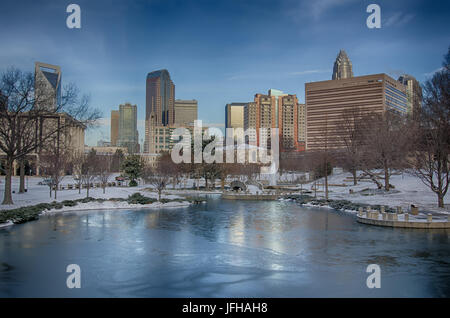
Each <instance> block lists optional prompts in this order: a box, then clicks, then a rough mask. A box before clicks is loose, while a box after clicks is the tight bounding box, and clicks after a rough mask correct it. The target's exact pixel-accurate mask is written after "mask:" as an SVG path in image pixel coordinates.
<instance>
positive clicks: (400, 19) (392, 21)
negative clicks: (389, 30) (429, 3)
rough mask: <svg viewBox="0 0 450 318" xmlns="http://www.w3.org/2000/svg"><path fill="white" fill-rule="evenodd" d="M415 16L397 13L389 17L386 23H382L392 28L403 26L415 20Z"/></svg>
mask: <svg viewBox="0 0 450 318" xmlns="http://www.w3.org/2000/svg"><path fill="white" fill-rule="evenodd" d="M414 16H415V15H414V14H410V13H406V14H405V13H402V12H396V13H394V14H393V15H391V16H390V17H388V18H387V19H386V20H385V21H384V23H382V26H386V27H390V26H401V25H404V24H406V23H408V22H409V21H411V20H412V19H413V18H414Z"/></svg>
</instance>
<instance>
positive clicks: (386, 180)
mask: <svg viewBox="0 0 450 318" xmlns="http://www.w3.org/2000/svg"><path fill="white" fill-rule="evenodd" d="M384 189H385V190H386V191H389V189H390V187H389V168H387V167H386V165H385V167H384Z"/></svg>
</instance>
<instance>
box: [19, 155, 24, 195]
mask: <svg viewBox="0 0 450 318" xmlns="http://www.w3.org/2000/svg"><path fill="white" fill-rule="evenodd" d="M19 165H20V166H19V167H20V168H19V172H20V184H19V193H25V161H24V160H23V159H21V160H20V161H19Z"/></svg>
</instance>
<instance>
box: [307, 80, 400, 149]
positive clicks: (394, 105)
mask: <svg viewBox="0 0 450 318" xmlns="http://www.w3.org/2000/svg"><path fill="white" fill-rule="evenodd" d="M305 99H306V123H307V127H306V130H307V131H306V134H307V140H306V147H307V149H308V150H317V149H320V148H322V147H323V145H324V143H325V141H326V142H327V145H328V147H331V148H336V147H341V146H343V145H342V144H341V143H342V135H341V134H340V133H339V131H337V127H339V124H340V123H341V122H342V120H343V113H344V112H345V111H346V110H348V109H354V108H359V110H360V111H361V112H362V113H370V112H375V113H383V112H385V111H386V110H389V111H392V112H396V113H399V114H406V111H407V97H406V89H405V86H404V85H403V84H401V83H400V82H398V81H396V80H394V79H393V78H391V77H389V76H387V75H386V74H375V75H366V76H358V77H351V78H342V79H340V80H330V81H321V82H313V83H306V84H305Z"/></svg>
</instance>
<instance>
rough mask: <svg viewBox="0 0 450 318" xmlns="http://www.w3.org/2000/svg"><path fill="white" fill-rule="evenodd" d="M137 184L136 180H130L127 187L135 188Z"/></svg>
mask: <svg viewBox="0 0 450 318" xmlns="http://www.w3.org/2000/svg"><path fill="white" fill-rule="evenodd" d="M137 185H138V184H137V182H136V180H131V181H130V183H129V184H128V186H130V187H136V186H137Z"/></svg>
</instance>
